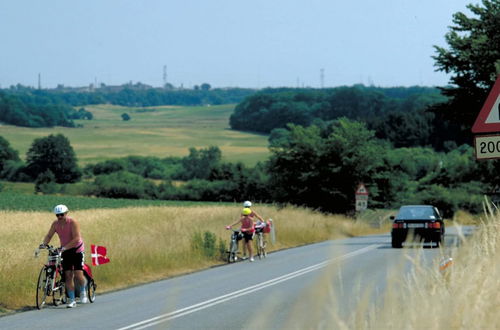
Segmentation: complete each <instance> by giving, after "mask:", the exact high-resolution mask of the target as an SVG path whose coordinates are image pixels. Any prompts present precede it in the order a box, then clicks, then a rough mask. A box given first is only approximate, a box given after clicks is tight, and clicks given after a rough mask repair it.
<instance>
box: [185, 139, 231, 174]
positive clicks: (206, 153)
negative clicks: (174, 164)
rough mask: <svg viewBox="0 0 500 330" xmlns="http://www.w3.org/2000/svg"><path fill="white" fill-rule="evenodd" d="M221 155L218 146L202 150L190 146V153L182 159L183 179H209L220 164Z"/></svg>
mask: <svg viewBox="0 0 500 330" xmlns="http://www.w3.org/2000/svg"><path fill="white" fill-rule="evenodd" d="M221 157H222V153H221V151H220V149H219V148H218V147H209V148H206V149H200V150H197V149H196V148H190V149H189V155H188V156H186V157H184V158H183V159H182V167H183V171H182V173H181V174H180V176H181V179H184V180H191V179H208V177H209V176H210V173H212V170H213V169H215V168H216V167H217V166H218V165H219V163H220V160H221Z"/></svg>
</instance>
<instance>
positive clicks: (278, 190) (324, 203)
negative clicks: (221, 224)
mask: <svg viewBox="0 0 500 330" xmlns="http://www.w3.org/2000/svg"><path fill="white" fill-rule="evenodd" d="M289 128H290V132H289V136H288V139H283V138H281V139H279V140H275V141H274V144H273V145H272V147H271V152H272V156H271V159H270V162H269V175H270V189H272V190H273V196H274V198H275V200H277V201H279V202H289V203H292V204H296V205H306V206H309V207H313V208H317V209H320V210H323V211H329V212H332V211H333V212H347V211H349V210H353V209H354V191H355V188H356V186H357V185H358V184H359V183H360V182H364V183H366V184H370V183H371V181H372V179H371V178H372V177H373V174H374V173H376V170H377V168H378V167H380V166H381V161H382V156H383V153H384V152H383V150H382V149H381V147H380V146H379V145H378V144H377V142H376V141H375V140H374V139H373V137H374V133H373V131H369V130H368V129H366V127H365V125H364V124H362V123H359V122H355V121H351V120H349V119H346V118H341V119H339V120H336V121H335V122H333V124H332V125H330V126H328V127H326V129H320V128H319V127H317V126H314V125H312V126H309V127H306V128H304V127H302V126H295V125H289ZM371 192H372V195H374V196H375V197H376V195H377V191H376V189H372V191H371Z"/></svg>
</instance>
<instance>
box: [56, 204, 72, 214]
mask: <svg viewBox="0 0 500 330" xmlns="http://www.w3.org/2000/svg"><path fill="white" fill-rule="evenodd" d="M68 211H69V210H68V207H67V206H66V205H62V204H60V205H56V207H54V213H55V214H63V213H66V212H68Z"/></svg>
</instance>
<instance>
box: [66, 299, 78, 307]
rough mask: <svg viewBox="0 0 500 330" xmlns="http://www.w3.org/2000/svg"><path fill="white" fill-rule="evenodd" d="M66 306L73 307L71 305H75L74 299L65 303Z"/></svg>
mask: <svg viewBox="0 0 500 330" xmlns="http://www.w3.org/2000/svg"><path fill="white" fill-rule="evenodd" d="M66 307H67V308H73V307H76V301H74V300H72V301H70V302H69V303H68V304H67V305H66Z"/></svg>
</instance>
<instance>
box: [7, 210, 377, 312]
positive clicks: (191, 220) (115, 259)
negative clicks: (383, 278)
mask: <svg viewBox="0 0 500 330" xmlns="http://www.w3.org/2000/svg"><path fill="white" fill-rule="evenodd" d="M257 210H258V212H259V213H260V214H262V215H263V216H265V217H266V218H267V217H270V218H273V219H274V224H275V226H276V227H275V228H276V238H277V240H276V242H275V244H274V245H271V246H270V249H271V250H276V249H282V248H287V247H292V246H297V245H302V244H307V243H313V242H318V241H323V240H326V239H331V238H335V237H345V236H346V235H347V236H353V235H358V234H364V233H368V232H373V230H374V229H373V228H370V227H369V226H368V225H366V224H364V223H363V222H360V221H357V222H355V221H352V220H350V219H347V218H344V217H341V216H327V215H323V214H319V213H315V212H312V211H309V210H305V209H301V208H291V207H290V208H283V209H278V208H276V207H273V206H262V207H258V208H257ZM238 215H239V208H235V207H234V206H225V205H220V206H219V205H201V206H191V207H179V206H145V207H128V208H120V209H93V210H79V211H75V212H71V213H70V216H72V217H74V218H75V219H77V220H78V221H79V222H80V224H81V230H82V236H83V238H84V240H85V243H86V253H87V259H86V261H87V263H90V258H89V255H90V253H89V252H90V244H96V245H103V246H106V248H107V249H108V257H109V258H110V260H111V262H110V263H109V264H106V265H102V266H99V267H94V275H95V278H96V281H97V283H98V285H99V287H98V291H99V292H105V291H109V290H113V289H119V288H124V287H127V286H130V285H133V284H138V283H144V282H149V281H153V280H157V279H161V278H165V277H169V276H173V275H177V274H182V273H187V272H191V271H195V270H198V269H202V268H206V267H210V266H212V265H215V264H218V263H222V261H220V260H216V259H213V258H212V259H211V258H206V257H204V256H203V255H201V254H200V253H196V252H195V251H193V250H192V242H191V240H192V237H193V236H194V235H195V233H197V232H206V231H208V232H211V233H213V234H214V235H215V236H216V237H217V238H218V239H219V240H224V241H226V244H227V241H228V240H229V232H228V231H226V230H225V228H224V226H225V225H227V224H229V223H231V222H233V221H234V220H235V219H237V218H238ZM53 218H54V217H53V215H52V214H51V213H49V212H20V211H0V219H2V220H1V221H2V226H1V227H0V242H2V244H1V245H0V307H3V308H6V309H18V308H22V307H26V306H33V304H34V294H35V285H36V279H37V275H38V271H39V269H40V268H41V266H42V264H43V262H44V261H45V259H44V256H42V257H41V258H40V259H34V258H33V250H34V249H35V248H36V247H37V246H38V244H39V243H40V242H41V241H42V238H43V237H44V235H45V234H46V232H47V230H48V229H49V226H50V224H51V221H52V220H53ZM51 243H52V244H54V245H58V244H59V242H58V239H57V237H54V238H53V239H52V242H51Z"/></svg>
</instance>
